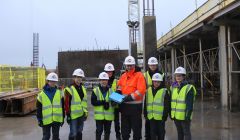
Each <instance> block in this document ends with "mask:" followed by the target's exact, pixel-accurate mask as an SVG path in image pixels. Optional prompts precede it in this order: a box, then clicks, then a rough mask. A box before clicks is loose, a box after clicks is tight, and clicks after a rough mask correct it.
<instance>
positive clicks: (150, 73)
mask: <svg viewBox="0 0 240 140" xmlns="http://www.w3.org/2000/svg"><path fill="white" fill-rule="evenodd" d="M148 73H149V75H150V77H151V79H152V76H153V75H154V74H155V73H160V74H161V75H162V74H163V72H161V71H159V70H158V69H156V70H155V71H151V70H150V68H148ZM164 77H165V75H164ZM164 77H163V82H162V84H163V85H164V86H165V78H164ZM146 80H147V79H146Z"/></svg>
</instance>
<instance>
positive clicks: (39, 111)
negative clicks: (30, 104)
mask: <svg viewBox="0 0 240 140" xmlns="http://www.w3.org/2000/svg"><path fill="white" fill-rule="evenodd" d="M56 90H57V87H55V88H51V87H49V86H48V84H46V85H45V86H44V87H43V91H44V93H45V94H47V96H48V98H49V99H50V101H51V102H52V100H53V97H54V95H55V92H56ZM50 94H51V95H53V96H51V95H50ZM61 103H62V110H63V113H62V114H63V119H64V118H65V113H64V98H63V97H62V99H61ZM36 106H37V119H38V121H42V118H43V116H42V103H40V102H39V101H38V100H37V103H36Z"/></svg>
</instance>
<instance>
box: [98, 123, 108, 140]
mask: <svg viewBox="0 0 240 140" xmlns="http://www.w3.org/2000/svg"><path fill="white" fill-rule="evenodd" d="M111 124H112V121H107V120H101V121H100V120H96V128H97V129H96V140H101V136H102V133H103V130H104V137H109V136H110V132H111Z"/></svg>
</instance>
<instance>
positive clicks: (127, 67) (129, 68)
mask: <svg viewBox="0 0 240 140" xmlns="http://www.w3.org/2000/svg"><path fill="white" fill-rule="evenodd" d="M134 67H135V65H126V70H127V71H131V70H133V69H134Z"/></svg>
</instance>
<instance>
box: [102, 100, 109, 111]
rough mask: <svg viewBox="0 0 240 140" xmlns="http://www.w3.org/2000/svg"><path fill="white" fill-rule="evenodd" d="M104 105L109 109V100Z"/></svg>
mask: <svg viewBox="0 0 240 140" xmlns="http://www.w3.org/2000/svg"><path fill="white" fill-rule="evenodd" d="M103 107H104V109H105V110H108V109H109V102H105V103H104V106H103Z"/></svg>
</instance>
